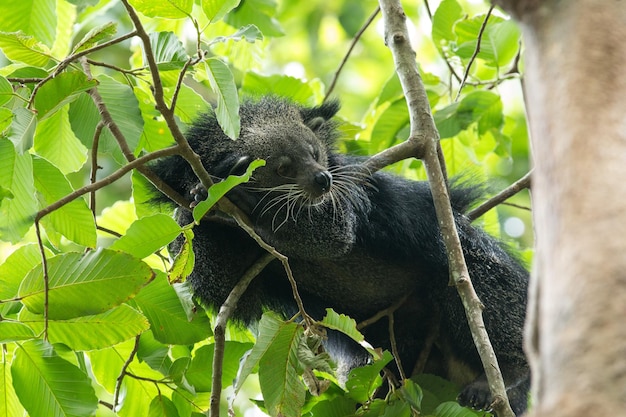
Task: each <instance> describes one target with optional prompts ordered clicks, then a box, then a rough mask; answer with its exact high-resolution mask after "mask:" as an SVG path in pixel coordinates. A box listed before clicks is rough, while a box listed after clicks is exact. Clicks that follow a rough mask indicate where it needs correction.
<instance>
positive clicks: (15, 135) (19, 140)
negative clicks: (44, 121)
mask: <svg viewBox="0 0 626 417" xmlns="http://www.w3.org/2000/svg"><path fill="white" fill-rule="evenodd" d="M13 113H14V115H15V117H14V119H13V123H12V124H11V127H10V132H9V135H8V138H9V139H10V140H11V142H13V144H14V145H15V149H16V150H17V151H18V152H19V153H20V154H22V153H24V152H26V151H27V150H28V149H30V148H31V146H33V139H34V137H35V132H36V129H37V117H36V116H35V113H33V112H32V111H30V110H28V109H26V108H24V107H18V108H16V109H15V110H13Z"/></svg>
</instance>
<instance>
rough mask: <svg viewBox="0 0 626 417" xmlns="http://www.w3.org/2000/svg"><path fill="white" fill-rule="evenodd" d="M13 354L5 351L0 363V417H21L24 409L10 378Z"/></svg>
mask: <svg viewBox="0 0 626 417" xmlns="http://www.w3.org/2000/svg"><path fill="white" fill-rule="evenodd" d="M12 353H13V352H11V350H10V349H7V350H5V351H4V352H3V355H4V360H2V361H0V416H2V417H12V416H23V415H24V414H25V410H24V407H23V406H22V404H20V401H19V399H18V398H17V395H16V394H15V389H14V388H13V377H12V376H11V359H12V357H13V355H12Z"/></svg>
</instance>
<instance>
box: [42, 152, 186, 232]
mask: <svg viewBox="0 0 626 417" xmlns="http://www.w3.org/2000/svg"><path fill="white" fill-rule="evenodd" d="M177 153H178V146H172V147H170V148H165V149H161V150H158V151H154V152H150V153H149V154H146V155H144V156H142V157H141V158H137V159H135V160H134V161H132V162H129V163H128V164H126V165H124V166H123V167H121V168H120V169H118V170H117V171H115V172H114V173H112V174H111V175H109V176H107V177H105V178H103V179H101V180H100V181H96V182H94V183H93V184H89V185H86V186H84V187H82V188H79V189H78V190H75V191H74V192H72V193H70V194H68V195H66V196H65V197H63V198H61V199H59V200H58V201H56V202H54V203H53V204H50V205H49V206H47V207H44V208H43V209H41V210H39V211H38V212H37V214H36V215H35V222H37V221H39V220H41V218H43V217H44V216H46V215H48V214H50V213H52V212H53V211H55V210H58V209H59V208H61V207H63V206H64V205H66V204H68V203H70V202H72V201H74V200H76V199H77V198H78V197H80V196H82V195H85V194H87V193H90V192H92V191H96V190H99V189H100V188H102V187H105V186H107V185H109V184H112V183H113V182H115V181H117V180H119V179H120V178H122V177H123V176H124V175H125V174H126V173H127V172H130V171H132V170H133V169H136V168H138V167H140V166H142V165H144V164H146V163H147V162H149V161H152V160H154V159H157V158H163V157H165V156H172V155H176V154H177Z"/></svg>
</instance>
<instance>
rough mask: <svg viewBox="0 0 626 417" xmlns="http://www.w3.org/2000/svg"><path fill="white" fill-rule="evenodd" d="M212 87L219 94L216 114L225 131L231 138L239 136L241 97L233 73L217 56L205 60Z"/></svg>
mask: <svg viewBox="0 0 626 417" xmlns="http://www.w3.org/2000/svg"><path fill="white" fill-rule="evenodd" d="M205 68H206V73H207V76H208V77H209V83H210V84H211V89H212V90H213V92H214V93H215V94H216V95H217V97H216V98H217V109H216V110H215V115H216V117H217V121H218V122H219V124H220V127H221V128H222V130H223V131H224V133H225V134H226V135H227V136H228V137H229V138H231V139H235V138H237V137H238V136H239V130H240V128H241V125H240V120H239V98H238V96H237V86H236V85H235V80H234V78H233V74H232V73H231V72H230V69H229V68H228V66H227V65H226V64H224V63H223V62H222V61H221V60H219V59H217V58H210V59H207V60H206V62H205Z"/></svg>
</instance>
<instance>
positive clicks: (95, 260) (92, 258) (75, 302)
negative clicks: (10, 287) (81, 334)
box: [19, 249, 154, 320]
mask: <svg viewBox="0 0 626 417" xmlns="http://www.w3.org/2000/svg"><path fill="white" fill-rule="evenodd" d="M48 276H49V280H48V285H49V289H48V317H49V318H50V319H53V320H56V319H58V320H63V319H70V318H73V317H80V316H89V315H94V314H100V313H103V312H105V311H108V310H110V309H111V308H113V307H115V306H118V305H120V304H121V303H122V302H124V301H125V300H128V299H129V298H130V297H132V296H134V295H135V294H136V293H137V292H138V291H139V290H140V289H141V288H142V287H143V286H144V285H146V284H147V283H149V282H150V281H151V280H152V279H153V278H154V273H153V272H152V270H151V269H150V268H149V267H148V266H147V265H146V264H145V263H143V262H141V261H139V260H137V259H136V258H133V257H132V256H130V255H127V254H125V253H121V252H115V251H111V250H107V249H98V250H95V251H91V252H87V253H84V254H82V253H65V254H62V255H57V256H55V257H53V258H50V259H48ZM85 294H89V297H85ZM19 295H20V297H22V302H23V303H24V305H25V306H26V307H27V308H28V309H29V310H30V311H31V312H33V313H36V314H43V312H44V280H43V270H42V267H41V266H37V267H36V268H35V269H33V270H32V271H30V272H29V274H28V275H27V276H26V278H24V281H23V282H22V285H21V286H20V291H19Z"/></svg>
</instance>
